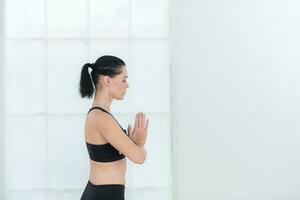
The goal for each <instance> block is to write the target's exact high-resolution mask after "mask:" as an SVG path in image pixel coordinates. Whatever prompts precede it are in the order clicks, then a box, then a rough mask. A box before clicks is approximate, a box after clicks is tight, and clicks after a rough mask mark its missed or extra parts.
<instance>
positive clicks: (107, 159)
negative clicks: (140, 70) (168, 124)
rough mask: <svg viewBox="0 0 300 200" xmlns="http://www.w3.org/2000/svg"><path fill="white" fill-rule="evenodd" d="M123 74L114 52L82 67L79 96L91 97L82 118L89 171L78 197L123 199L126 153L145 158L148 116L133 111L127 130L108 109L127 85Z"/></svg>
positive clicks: (136, 158)
mask: <svg viewBox="0 0 300 200" xmlns="http://www.w3.org/2000/svg"><path fill="white" fill-rule="evenodd" d="M89 68H91V70H92V71H91V75H90V74H89ZM127 78H128V76H127V70H126V66H125V63H124V61H123V60H121V59H120V58H117V57H115V56H109V55H105V56H102V57H100V58H98V59H97V60H96V62H95V63H93V64H90V63H87V64H85V65H84V66H83V68H82V71H81V79H80V94H81V97H82V98H84V97H88V98H92V97H93V95H94V98H93V100H94V101H93V105H92V107H91V108H90V110H89V111H88V113H87V116H86V121H85V142H86V146H87V150H88V153H89V157H90V175H89V180H88V182H87V185H86V187H85V189H84V191H83V194H82V196H81V200H96V199H97V200H102V199H103V200H123V199H124V195H125V173H126V157H127V158H129V159H130V160H131V161H133V162H134V163H137V164H143V163H144V161H145V159H146V150H145V149H144V144H145V142H146V138H147V133H148V126H149V119H147V120H146V121H145V114H144V113H142V112H139V113H137V114H136V117H135V125H134V128H132V126H131V124H129V125H128V129H127V132H128V134H127V133H126V130H125V129H123V128H122V127H121V125H120V124H119V123H118V121H117V120H116V119H115V118H114V116H113V115H112V114H111V113H110V105H111V102H112V100H113V99H116V100H122V99H124V95H125V93H126V89H127V88H128V87H129V85H128V83H127ZM94 90H95V94H94Z"/></svg>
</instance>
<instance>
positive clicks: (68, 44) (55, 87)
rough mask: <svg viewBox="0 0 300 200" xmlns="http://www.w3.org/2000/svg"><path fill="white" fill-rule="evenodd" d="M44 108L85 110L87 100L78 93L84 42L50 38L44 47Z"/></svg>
mask: <svg viewBox="0 0 300 200" xmlns="http://www.w3.org/2000/svg"><path fill="white" fill-rule="evenodd" d="M47 61H48V64H47V110H48V112H50V113H80V112H86V110H87V109H88V108H89V106H90V104H91V101H90V100H88V99H86V98H85V99H82V98H81V97H80V94H79V81H80V73H81V69H82V66H83V65H84V64H85V63H86V62H87V46H86V44H85V42H81V41H51V42H49V43H48V50H47Z"/></svg>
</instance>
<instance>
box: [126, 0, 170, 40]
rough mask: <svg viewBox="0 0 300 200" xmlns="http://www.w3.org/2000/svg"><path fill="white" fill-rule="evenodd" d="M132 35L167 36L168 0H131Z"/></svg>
mask: <svg viewBox="0 0 300 200" xmlns="http://www.w3.org/2000/svg"><path fill="white" fill-rule="evenodd" d="M131 5H132V11H131V23H132V24H131V30H132V36H133V37H167V36H168V35H169V1H168V0H156V1H153V0H132V1H131Z"/></svg>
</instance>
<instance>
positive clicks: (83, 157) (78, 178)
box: [48, 115, 89, 189]
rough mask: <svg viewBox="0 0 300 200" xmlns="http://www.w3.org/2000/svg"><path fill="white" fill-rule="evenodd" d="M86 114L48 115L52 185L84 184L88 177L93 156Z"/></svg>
mask: <svg viewBox="0 0 300 200" xmlns="http://www.w3.org/2000/svg"><path fill="white" fill-rule="evenodd" d="M84 120H85V115H76V116H72V115H71V116H66V115H65V116H63V115H53V116H49V117H48V122H49V125H48V146H49V150H48V152H49V155H48V156H49V161H55V162H48V169H49V171H48V176H49V186H50V187H51V188H53V189H56V188H57V189H58V188H65V189H71V188H82V187H83V186H84V185H85V184H86V181H87V180H88V172H89V160H88V154H87V149H86V146H85V142H84V128H83V126H84Z"/></svg>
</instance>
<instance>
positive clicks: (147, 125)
mask: <svg viewBox="0 0 300 200" xmlns="http://www.w3.org/2000/svg"><path fill="white" fill-rule="evenodd" d="M148 127H149V119H147V120H146V128H145V129H146V132H148Z"/></svg>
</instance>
